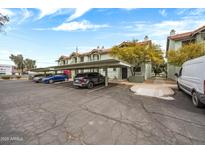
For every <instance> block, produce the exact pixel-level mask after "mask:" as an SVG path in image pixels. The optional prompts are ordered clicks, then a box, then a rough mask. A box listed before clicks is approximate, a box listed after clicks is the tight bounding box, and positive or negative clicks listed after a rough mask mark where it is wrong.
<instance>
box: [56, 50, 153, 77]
mask: <svg viewBox="0 0 205 154" xmlns="http://www.w3.org/2000/svg"><path fill="white" fill-rule="evenodd" d="M94 55H96V54H93V55H85V56H84V62H89V61H95V60H96V59H95V58H94ZM107 59H113V57H111V56H110V55H109V54H100V55H99V60H107ZM79 62H80V57H77V63H79ZM72 63H74V57H72V58H71V59H68V60H67V62H66V64H72ZM60 64H63V63H62V62H60ZM127 70H128V71H127V73H128V74H127V77H129V76H131V75H132V74H131V71H130V69H129V68H127ZM151 70H152V69H151V64H145V65H144V64H143V65H141V72H139V73H138V74H139V75H143V76H144V77H145V79H148V78H150V77H151ZM82 72H99V73H101V74H102V75H105V70H104V69H103V68H100V69H84V70H72V71H71V73H72V75H71V76H72V78H74V77H75V75H76V73H82ZM136 74H137V73H136ZM108 78H109V79H122V68H108Z"/></svg>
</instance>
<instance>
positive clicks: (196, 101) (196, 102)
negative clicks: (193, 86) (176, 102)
mask: <svg viewBox="0 0 205 154" xmlns="http://www.w3.org/2000/svg"><path fill="white" fill-rule="evenodd" d="M192 103H193V104H194V106H196V107H203V106H204V104H202V103H201V102H200V100H199V98H198V95H197V93H196V92H195V91H194V92H193V93H192Z"/></svg>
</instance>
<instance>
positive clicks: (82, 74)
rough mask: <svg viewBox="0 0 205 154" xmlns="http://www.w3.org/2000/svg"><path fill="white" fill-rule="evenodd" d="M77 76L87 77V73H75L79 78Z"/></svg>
mask: <svg viewBox="0 0 205 154" xmlns="http://www.w3.org/2000/svg"><path fill="white" fill-rule="evenodd" d="M79 77H87V74H86V73H80V74H77V75H76V78H79Z"/></svg>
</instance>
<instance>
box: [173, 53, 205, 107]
mask: <svg viewBox="0 0 205 154" xmlns="http://www.w3.org/2000/svg"><path fill="white" fill-rule="evenodd" d="M175 75H176V77H177V85H178V89H179V90H183V91H184V92H186V93H187V94H189V95H191V96H192V102H193V104H194V106H196V107H202V106H204V104H205V56H202V57H199V58H195V59H192V60H189V61H186V62H185V63H184V64H183V65H182V67H181V69H180V71H179V74H178V73H176V74H175Z"/></svg>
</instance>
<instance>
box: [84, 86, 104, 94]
mask: <svg viewBox="0 0 205 154" xmlns="http://www.w3.org/2000/svg"><path fill="white" fill-rule="evenodd" d="M104 88H106V87H105V86H102V87H99V88H96V89H93V90H90V91H88V93H92V92H95V91H98V90H101V89H104Z"/></svg>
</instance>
